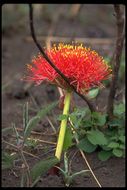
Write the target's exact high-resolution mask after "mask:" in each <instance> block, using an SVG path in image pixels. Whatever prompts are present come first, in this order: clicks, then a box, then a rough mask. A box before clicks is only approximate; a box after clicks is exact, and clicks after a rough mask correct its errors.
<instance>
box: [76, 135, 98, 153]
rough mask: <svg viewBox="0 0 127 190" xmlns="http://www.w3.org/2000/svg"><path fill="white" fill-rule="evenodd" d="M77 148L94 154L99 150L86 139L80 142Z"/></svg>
mask: <svg viewBox="0 0 127 190" xmlns="http://www.w3.org/2000/svg"><path fill="white" fill-rule="evenodd" d="M77 147H78V148H79V149H81V150H83V151H85V152H87V153H91V152H94V151H95V149H96V148H97V145H93V144H91V143H90V142H89V141H88V139H87V138H84V139H82V140H80V141H79V143H78V144H77Z"/></svg>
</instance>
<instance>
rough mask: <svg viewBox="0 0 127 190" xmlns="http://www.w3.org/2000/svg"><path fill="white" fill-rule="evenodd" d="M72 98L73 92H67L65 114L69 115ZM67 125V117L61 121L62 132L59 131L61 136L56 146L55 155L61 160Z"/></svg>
mask: <svg viewBox="0 0 127 190" xmlns="http://www.w3.org/2000/svg"><path fill="white" fill-rule="evenodd" d="M70 100H71V92H66V94H65V99H64V109H63V115H68V112H69V107H70ZM66 126H67V118H65V119H63V120H62V121H61V126H60V132H59V137H58V142H57V147H56V152H55V156H56V157H57V158H58V159H59V160H60V159H61V154H62V149H63V144H64V137H65V132H66Z"/></svg>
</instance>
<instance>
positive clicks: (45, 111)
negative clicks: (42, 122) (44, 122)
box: [37, 101, 58, 118]
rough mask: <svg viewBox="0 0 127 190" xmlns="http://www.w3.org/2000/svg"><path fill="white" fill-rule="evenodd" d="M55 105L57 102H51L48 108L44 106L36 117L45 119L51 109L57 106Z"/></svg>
mask: <svg viewBox="0 0 127 190" xmlns="http://www.w3.org/2000/svg"><path fill="white" fill-rule="evenodd" d="M57 104H58V101H56V102H53V103H52V104H50V105H48V106H45V107H44V108H42V109H41V110H40V111H39V112H38V113H37V116H39V117H40V118H42V117H45V116H46V115H47V114H48V113H49V112H50V111H51V110H52V109H53V108H55V107H56V106H57Z"/></svg>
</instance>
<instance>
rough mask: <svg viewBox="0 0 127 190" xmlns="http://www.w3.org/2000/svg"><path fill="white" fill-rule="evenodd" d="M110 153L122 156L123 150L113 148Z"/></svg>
mask: <svg viewBox="0 0 127 190" xmlns="http://www.w3.org/2000/svg"><path fill="white" fill-rule="evenodd" d="M112 153H113V154H114V155H115V156H116V157H122V155H123V151H122V150H120V149H118V148H114V149H113V151H112Z"/></svg>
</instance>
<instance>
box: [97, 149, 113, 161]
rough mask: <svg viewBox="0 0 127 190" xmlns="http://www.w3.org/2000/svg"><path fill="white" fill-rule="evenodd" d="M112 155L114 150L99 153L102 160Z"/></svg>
mask: <svg viewBox="0 0 127 190" xmlns="http://www.w3.org/2000/svg"><path fill="white" fill-rule="evenodd" d="M111 156H112V151H104V150H102V151H100V152H99V153H98V158H99V159H100V160H101V161H106V160H108V159H109V158H110V157H111Z"/></svg>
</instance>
